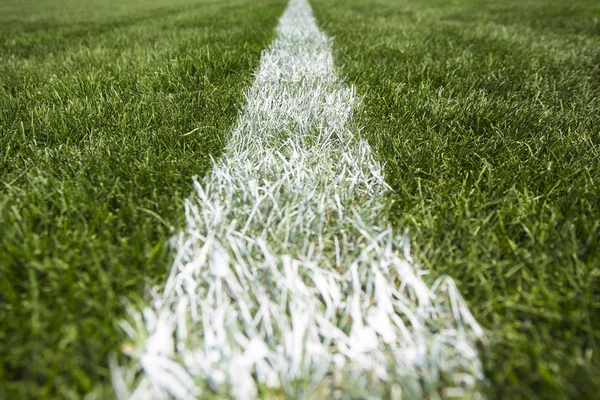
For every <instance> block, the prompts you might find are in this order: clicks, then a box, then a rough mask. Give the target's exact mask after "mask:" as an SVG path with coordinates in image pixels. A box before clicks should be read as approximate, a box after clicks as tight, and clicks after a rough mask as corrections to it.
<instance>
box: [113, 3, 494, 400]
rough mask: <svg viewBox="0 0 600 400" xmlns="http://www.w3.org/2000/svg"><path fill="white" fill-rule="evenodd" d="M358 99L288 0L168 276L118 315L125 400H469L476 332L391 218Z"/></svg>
mask: <svg viewBox="0 0 600 400" xmlns="http://www.w3.org/2000/svg"><path fill="white" fill-rule="evenodd" d="M358 103H359V99H358V98H357V97H356V96H355V95H354V91H353V89H351V88H348V87H347V86H346V85H344V82H343V81H342V80H341V79H340V78H339V77H338V76H337V75H336V74H335V73H334V68H333V60H332V50H331V42H330V40H329V39H328V38H327V36H325V35H324V34H323V33H321V32H320V31H319V29H318V28H317V26H316V24H315V20H314V18H313V16H312V13H311V9H310V6H309V5H308V3H307V2H306V0H292V1H290V3H289V6H288V8H287V10H286V11H285V13H284V14H283V16H282V17H281V19H280V22H279V26H278V28H277V37H276V39H275V40H274V42H273V44H272V45H271V47H270V48H269V49H268V50H266V51H265V52H264V53H263V55H262V57H261V62H260V67H259V69H258V71H257V73H256V77H255V80H254V84H253V85H252V87H251V88H250V90H249V91H248V92H247V94H246V104H245V106H244V110H243V112H242V113H241V114H240V116H239V117H238V121H237V124H236V126H235V128H234V129H233V132H232V133H231V137H230V139H229V143H228V144H227V146H226V149H225V151H224V154H223V157H222V158H221V160H219V161H218V162H216V163H215V165H214V167H213V168H212V170H211V172H210V174H208V175H207V176H206V177H205V178H204V179H202V180H200V181H198V182H196V183H195V187H196V192H195V193H193V194H192V196H191V197H190V199H189V200H188V202H187V204H186V222H187V226H186V227H185V229H184V230H183V231H182V232H181V233H180V234H179V235H178V236H177V237H176V238H175V239H174V246H175V247H176V248H177V255H176V257H175V261H174V263H173V268H172V271H171V274H170V276H169V279H168V280H167V282H166V284H165V285H164V287H160V288H157V289H156V290H155V292H154V296H153V299H152V301H151V302H150V304H149V305H148V306H147V307H145V308H142V309H136V308H135V307H132V308H131V313H130V318H129V319H127V320H125V321H123V322H122V326H123V328H124V330H125V331H126V332H127V333H128V335H129V338H130V341H129V342H127V343H126V344H125V345H124V347H123V350H124V353H125V355H126V356H127V357H128V358H129V359H128V360H127V359H125V360H123V362H124V367H119V366H118V365H117V363H116V362H115V364H114V368H113V371H114V377H115V379H114V383H115V388H116V389H117V392H118V393H119V397H120V398H122V399H126V398H131V399H146V398H168V397H173V398H176V399H188V398H207V397H213V396H214V397H216V398H219V397H234V398H237V399H247V398H255V397H265V396H267V397H268V396H278V397H279V396H281V397H300V398H304V397H306V398H330V397H336V396H337V397H342V398H387V397H397V396H400V395H402V396H404V398H409V399H413V398H414V399H417V398H430V397H431V398H437V397H440V396H442V397H448V396H451V397H471V396H476V393H477V391H478V390H479V387H478V384H479V383H480V382H481V380H483V371H482V365H481V362H480V360H479V354H478V346H480V345H481V344H482V343H481V341H482V340H483V339H484V337H483V332H482V330H481V328H480V327H479V326H478V324H477V322H476V321H475V320H474V319H473V317H472V315H471V314H470V312H469V310H468V308H467V307H466V305H465V303H464V301H463V300H462V298H461V296H460V294H459V293H458V290H457V289H456V286H455V285H454V283H453V281H452V280H451V279H450V278H440V279H438V280H435V281H434V280H429V283H430V284H431V287H428V286H427V285H426V284H425V282H424V281H423V280H422V278H421V277H422V275H424V274H425V273H426V271H423V270H421V269H420V268H418V266H417V265H415V264H413V263H412V258H411V256H410V249H409V247H410V246H409V243H408V239H407V238H406V237H402V233H401V231H400V232H398V231H397V230H393V229H391V228H389V227H388V226H387V221H386V218H385V214H386V207H387V205H388V203H387V200H388V199H387V196H386V194H387V190H388V188H387V186H386V185H385V183H384V178H383V176H382V174H381V172H382V167H381V165H380V164H379V162H377V161H376V160H375V158H374V157H373V154H372V153H371V149H370V147H369V145H368V143H367V142H366V141H365V140H364V139H361V138H360V137H358V135H357V133H358V131H359V127H358V126H356V125H354V124H353V123H352V121H351V117H352V114H353V110H354V108H355V107H356V106H357V105H358ZM115 361H116V359H115Z"/></svg>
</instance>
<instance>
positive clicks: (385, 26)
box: [313, 0, 600, 399]
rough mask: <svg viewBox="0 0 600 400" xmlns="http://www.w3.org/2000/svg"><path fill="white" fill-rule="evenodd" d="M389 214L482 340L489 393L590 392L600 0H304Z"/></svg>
mask: <svg viewBox="0 0 600 400" xmlns="http://www.w3.org/2000/svg"><path fill="white" fill-rule="evenodd" d="M313 7H314V9H315V14H316V16H317V20H318V21H319V22H320V24H321V27H322V28H323V29H324V30H325V31H326V32H327V33H328V34H329V35H332V36H334V38H335V39H334V40H335V42H334V48H335V49H336V51H337V52H336V56H337V58H336V63H337V65H338V67H339V68H340V70H341V72H342V73H343V74H344V75H346V76H347V79H348V81H349V82H350V83H352V84H354V85H356V87H357V90H358V92H359V95H361V96H363V97H364V99H365V101H364V107H363V110H362V119H363V124H364V126H365V129H364V135H366V137H367V138H369V140H370V141H371V143H372V144H373V145H374V147H375V148H376V150H377V151H378V153H379V155H380V156H381V158H382V160H384V161H385V162H386V163H387V174H388V175H387V179H388V181H389V183H390V184H391V185H392V187H393V188H394V190H395V195H394V196H393V200H394V201H395V210H394V211H393V213H392V218H393V219H394V220H395V221H396V223H397V224H398V225H400V226H404V227H407V228H409V229H410V231H411V239H412V243H413V244H414V245H415V246H418V247H419V250H420V252H419V254H420V257H421V259H422V261H423V262H425V263H427V264H429V265H431V266H432V271H433V273H434V274H440V273H448V274H450V275H451V276H452V277H454V278H455V279H457V280H458V281H459V282H460V285H459V286H460V288H461V291H462V293H463V295H464V296H465V298H466V299H467V302H468V303H469V306H470V308H471V310H472V312H473V313H474V315H475V317H476V318H477V319H478V320H479V322H480V323H482V325H483V326H484V327H485V328H487V333H488V335H489V338H490V340H491V347H490V351H489V352H488V354H487V356H486V359H485V364H486V374H487V376H488V378H489V380H490V381H491V388H490V395H491V397H497V398H506V399H514V398H553V399H558V398H579V399H581V398H593V397H595V396H596V395H597V393H598V391H599V390H600V354H599V348H598V346H599V345H600V289H599V288H600V270H599V269H598V266H599V265H600V246H599V242H598V237H599V236H600V200H599V199H600V158H599V157H600V150H599V149H600V148H599V145H600V8H599V6H598V3H597V2H594V1H585V0H582V1H570V2H563V1H535V0H531V1H496V0H481V1H452V2H449V1H436V0H429V1H418V2H417V1H387V0H374V1H367V0H364V1H363V0H361V1H356V0H354V1H346V0H331V1H325V0H323V1H313Z"/></svg>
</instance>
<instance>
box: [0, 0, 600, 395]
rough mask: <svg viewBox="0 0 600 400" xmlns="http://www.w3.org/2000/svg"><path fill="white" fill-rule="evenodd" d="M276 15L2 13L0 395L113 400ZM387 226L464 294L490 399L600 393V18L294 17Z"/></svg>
mask: <svg viewBox="0 0 600 400" xmlns="http://www.w3.org/2000/svg"><path fill="white" fill-rule="evenodd" d="M285 3H286V2H285V1H284V0H260V1H250V0H226V1H217V0H214V1H210V0H197V1H193V0H170V1H166V0H156V1H153V2H150V3H148V2H144V1H141V0H127V1H115V0H110V1H101V0H93V1H90V2H86V3H85V4H82V3H81V2H77V1H73V0H46V1H41V2H40V1H32V0H30V1H25V2H23V1H16V0H8V1H4V2H3V3H2V4H0V277H1V278H0V398H81V397H82V396H83V395H84V394H85V393H88V392H90V391H92V392H93V393H95V394H96V395H97V397H99V398H111V397H112V396H113V394H112V389H111V388H110V382H109V371H108V368H107V355H108V353H109V352H110V351H112V350H118V349H119V345H120V343H121V342H122V341H123V339H124V334H123V333H122V331H121V329H120V327H119V326H118V325H117V324H118V322H119V320H120V319H121V318H122V317H123V316H124V306H123V305H124V301H125V300H124V299H126V298H127V299H129V301H134V302H135V301H137V300H138V299H142V298H144V297H145V292H144V288H145V287H147V286H149V285H153V284H157V285H161V284H162V283H163V282H164V280H165V275H166V273H167V272H168V271H169V267H170V265H171V263H172V258H173V255H172V252H170V251H169V249H168V246H167V241H168V239H169V238H170V237H171V236H172V235H173V232H174V230H173V229H172V228H175V230H179V229H180V228H181V226H182V225H183V224H184V218H183V217H184V215H183V205H182V204H183V200H184V199H185V198H186V196H188V194H189V193H190V192H191V191H192V176H194V175H198V176H203V175H204V174H206V173H207V172H208V170H209V169H210V167H211V161H210V157H215V158H218V157H219V155H220V154H221V152H222V150H223V147H224V145H225V143H226V142H227V140H228V133H229V130H230V129H231V127H232V126H233V125H234V124H235V121H236V115H237V113H238V112H239V111H240V107H241V103H242V101H243V93H244V90H245V89H247V88H248V87H249V85H250V84H251V83H252V72H253V71H254V70H255V69H256V68H257V66H258V63H259V58H260V52H261V50H263V49H265V48H267V47H268V46H269V43H270V42H271V40H272V39H273V38H274V28H275V26H276V23H277V18H278V17H279V16H280V15H281V14H282V12H283V10H284V7H285ZM311 5H312V6H313V8H314V13H315V16H316V19H317V22H318V24H319V27H320V28H321V29H322V30H323V31H324V32H325V33H326V34H327V35H329V36H330V37H333V40H334V57H335V59H334V62H335V65H336V67H337V70H338V72H339V74H340V76H342V77H344V78H345V80H346V83H347V84H351V85H354V86H355V87H356V91H357V94H358V95H359V96H360V97H362V99H363V105H362V106H361V107H360V109H359V110H358V111H357V112H356V113H355V120H356V121H357V123H358V125H361V126H364V129H363V130H362V135H363V136H364V137H365V138H367V139H368V140H369V142H370V143H371V146H372V147H373V150H374V152H375V153H376V154H377V155H378V157H379V159H380V160H381V161H382V162H384V163H385V165H386V167H385V168H386V179H387V182H388V183H389V184H390V185H391V187H392V190H393V193H392V194H391V195H390V197H391V201H393V203H394V204H393V207H392V211H391V212H390V215H389V218H390V219H391V220H392V221H393V223H394V224H395V225H396V226H397V227H399V228H408V229H409V230H410V239H411V244H412V246H413V256H414V257H415V258H416V259H417V260H418V261H419V262H420V263H422V264H424V265H425V266H427V267H429V268H430V269H431V275H432V276H431V279H433V278H434V277H436V276H439V275H440V274H444V273H446V274H449V275H450V276H452V277H453V278H454V279H455V280H456V281H457V284H458V287H459V288H460V290H461V292H462V295H463V297H464V298H465V300H466V302H467V304H468V305H469V307H470V309H471V311H472V312H473V314H474V316H475V318H476V319H477V320H478V321H479V322H480V324H481V325H482V326H483V328H484V330H485V332H486V335H487V337H488V339H489V344H488V346H487V347H486V348H485V351H484V353H483V361H484V366H485V373H486V376H487V379H488V380H489V387H488V388H487V389H486V394H487V395H488V396H489V397H491V398H509V399H512V398H593V397H594V396H595V395H596V394H597V393H598V392H599V391H600V355H599V354H598V351H599V350H600V349H598V345H599V344H600V272H599V271H600V270H599V269H598V266H599V265H600V249H599V247H598V245H599V243H598V235H600V200H599V199H600V188H599V185H600V151H599V146H600V6H599V5H598V4H597V2H595V1H589V0H575V1H569V2H566V1H557V0H554V1H542V0H527V1H516V0H509V1H500V0H457V1H441V0H425V1H416V0H399V1H392V0H312V1H311Z"/></svg>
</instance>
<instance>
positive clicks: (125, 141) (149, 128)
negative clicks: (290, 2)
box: [0, 0, 285, 399]
mask: <svg viewBox="0 0 600 400" xmlns="http://www.w3.org/2000/svg"><path fill="white" fill-rule="evenodd" d="M284 4H285V2H283V1H260V2H256V1H253V2H248V1H244V0H231V1H225V2H221V1H219V2H211V1H199V2H192V1H175V2H174V1H156V2H154V3H152V4H150V5H149V4H148V3H147V2H141V1H140V2H136V1H128V2H116V1H113V2H111V3H106V2H103V1H97V2H87V3H81V2H69V1H59V0H57V1H46V2H9V3H6V2H5V3H3V4H2V5H1V6H0V7H1V10H2V11H1V12H0V153H1V154H0V229H1V231H0V275H1V276H2V280H1V281H0V360H1V362H0V397H2V398H14V399H17V398H81V396H82V394H83V393H85V392H87V391H88V390H90V389H91V388H92V387H94V386H97V385H98V384H102V383H107V377H108V371H107V368H106V362H107V352H108V351H109V350H112V349H114V348H115V346H117V344H118V343H120V341H121V338H122V331H121V329H120V328H119V327H118V326H117V323H118V321H119V319H120V318H121V316H122V312H123V307H122V298H123V297H124V296H127V297H129V298H132V297H133V298H135V297H136V296H138V295H139V296H141V295H142V294H143V289H144V286H145V285H146V284H148V283H153V282H159V281H162V280H163V279H164V275H165V273H166V271H167V270H168V266H169V265H170V264H171V256H170V253H169V252H168V251H167V249H166V246H165V243H166V241H167V240H168V239H169V238H170V236H171V235H172V231H171V230H170V227H171V226H178V225H179V224H180V223H182V221H183V200H184V198H185V196H187V195H188V193H189V192H190V191H191V190H192V180H191V177H192V176H193V175H203V174H205V172H206V171H207V169H208V168H209V167H210V165H211V164H210V157H211V156H212V157H217V156H218V155H219V154H220V152H221V150H222V146H223V143H224V142H225V140H226V138H225V137H224V135H225V134H226V133H227V129H228V128H229V126H230V125H231V124H232V123H233V122H234V121H235V116H236V114H237V111H238V109H239V106H240V104H241V102H242V100H243V96H242V91H243V89H244V88H245V87H246V86H247V85H248V84H249V83H250V82H251V79H252V71H253V70H254V68H255V67H256V65H257V64H258V60H259V56H260V51H261V50H262V49H263V48H264V47H266V46H267V45H268V43H269V42H270V40H271V37H272V34H273V29H274V27H275V22H276V19H277V17H279V15H280V14H281V12H282V11H283V6H284ZM106 395H107V396H108V397H112V394H111V392H110V391H108V392H106Z"/></svg>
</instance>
